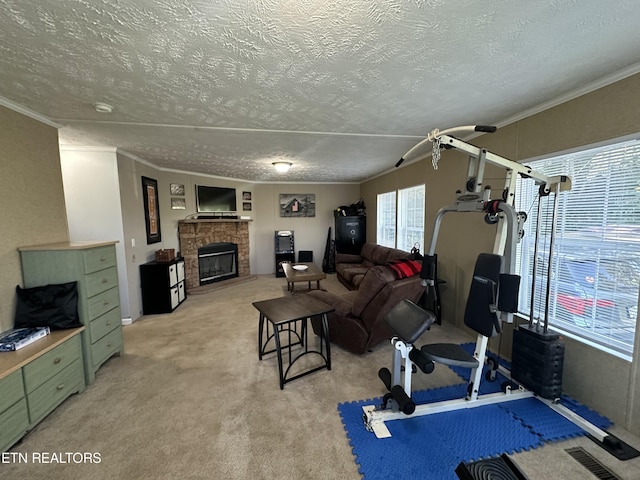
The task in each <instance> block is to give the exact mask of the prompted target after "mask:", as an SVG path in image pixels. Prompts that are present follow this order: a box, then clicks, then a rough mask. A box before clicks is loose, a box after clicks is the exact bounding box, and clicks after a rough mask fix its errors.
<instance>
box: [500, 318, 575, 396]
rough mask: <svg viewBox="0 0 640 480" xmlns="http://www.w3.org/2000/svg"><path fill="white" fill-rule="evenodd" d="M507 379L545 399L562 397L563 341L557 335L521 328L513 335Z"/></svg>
mask: <svg viewBox="0 0 640 480" xmlns="http://www.w3.org/2000/svg"><path fill="white" fill-rule="evenodd" d="M511 357H512V359H511V377H512V378H513V380H515V381H516V382H518V383H520V384H522V385H523V386H525V387H526V388H528V389H529V390H531V391H532V392H533V393H535V394H536V395H539V396H540V397H542V398H546V399H549V400H552V399H556V398H560V396H561V395H562V369H563V366H564V342H563V341H562V340H560V335H558V334H557V333H552V332H542V331H537V330H536V329H534V328H530V327H529V326H528V325H527V326H521V327H519V328H518V329H517V330H514V332H513V352H512V355H511Z"/></svg>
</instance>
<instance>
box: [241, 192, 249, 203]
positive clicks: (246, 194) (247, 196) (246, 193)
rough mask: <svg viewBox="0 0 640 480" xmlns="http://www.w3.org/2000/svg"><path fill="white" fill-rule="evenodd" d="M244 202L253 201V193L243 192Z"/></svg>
mask: <svg viewBox="0 0 640 480" xmlns="http://www.w3.org/2000/svg"><path fill="white" fill-rule="evenodd" d="M242 200H244V201H247V200H249V201H251V192H242Z"/></svg>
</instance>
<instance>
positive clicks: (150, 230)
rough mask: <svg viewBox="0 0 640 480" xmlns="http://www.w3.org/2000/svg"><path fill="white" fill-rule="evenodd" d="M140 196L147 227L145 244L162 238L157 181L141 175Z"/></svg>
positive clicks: (156, 241)
mask: <svg viewBox="0 0 640 480" xmlns="http://www.w3.org/2000/svg"><path fill="white" fill-rule="evenodd" d="M142 198H143V201H144V222H145V227H146V229H147V245H149V244H151V243H158V242H159V241H161V240H162V235H161V231H160V202H159V201H158V181H157V180H154V179H153V178H149V177H142Z"/></svg>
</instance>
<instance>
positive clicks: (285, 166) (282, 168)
mask: <svg viewBox="0 0 640 480" xmlns="http://www.w3.org/2000/svg"><path fill="white" fill-rule="evenodd" d="M271 165H273V166H274V167H275V169H276V170H277V171H278V172H280V173H285V172H288V171H289V169H290V168H291V165H293V164H292V163H291V162H273V163H272V164H271Z"/></svg>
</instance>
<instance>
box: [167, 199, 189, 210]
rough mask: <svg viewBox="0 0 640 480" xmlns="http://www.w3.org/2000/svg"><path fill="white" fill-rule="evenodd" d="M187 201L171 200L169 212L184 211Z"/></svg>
mask: <svg viewBox="0 0 640 480" xmlns="http://www.w3.org/2000/svg"><path fill="white" fill-rule="evenodd" d="M186 209H187V201H186V200H185V199H184V198H172V199H171V210H186Z"/></svg>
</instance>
